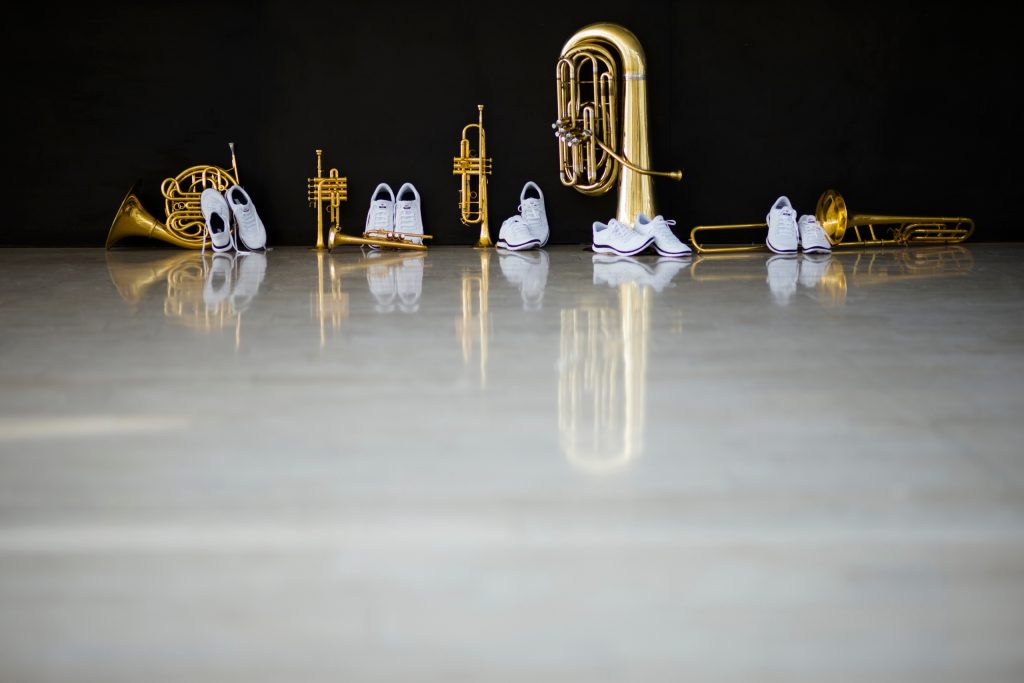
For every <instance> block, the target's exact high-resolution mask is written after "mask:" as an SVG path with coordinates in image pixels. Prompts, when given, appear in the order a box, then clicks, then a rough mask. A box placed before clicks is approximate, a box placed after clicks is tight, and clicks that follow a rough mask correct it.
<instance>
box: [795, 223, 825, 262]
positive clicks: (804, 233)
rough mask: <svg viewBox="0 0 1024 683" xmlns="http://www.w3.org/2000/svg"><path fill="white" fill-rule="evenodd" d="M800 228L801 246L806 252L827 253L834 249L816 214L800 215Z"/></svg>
mask: <svg viewBox="0 0 1024 683" xmlns="http://www.w3.org/2000/svg"><path fill="white" fill-rule="evenodd" d="M797 227H798V228H799V230H800V248H801V249H803V250H804V253H805V254H827V253H829V252H831V251H832V242H831V241H829V239H828V235H826V234H825V231H824V230H823V229H822V227H821V223H819V222H818V219H817V218H815V217H814V216H800V220H799V221H797Z"/></svg>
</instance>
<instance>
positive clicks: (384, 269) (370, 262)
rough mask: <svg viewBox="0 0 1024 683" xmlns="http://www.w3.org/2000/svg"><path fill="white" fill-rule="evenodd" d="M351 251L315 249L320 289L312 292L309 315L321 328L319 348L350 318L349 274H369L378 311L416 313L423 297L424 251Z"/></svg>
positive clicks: (369, 284) (369, 285)
mask: <svg viewBox="0 0 1024 683" xmlns="http://www.w3.org/2000/svg"><path fill="white" fill-rule="evenodd" d="M351 257H352V255H351V254H345V255H335V254H325V253H324V252H322V251H317V252H316V268H317V288H316V290H315V291H313V292H312V293H311V294H310V314H311V316H312V317H313V318H314V319H315V320H316V321H317V323H318V326H319V330H320V348H324V346H325V345H326V343H327V333H328V331H329V330H330V331H333V332H335V333H337V332H338V331H340V330H341V326H342V323H343V322H344V321H345V320H346V319H347V318H348V317H349V313H350V303H351V297H350V294H349V292H348V291H346V289H345V286H344V280H345V277H346V276H349V275H354V274H359V275H362V274H363V273H365V274H366V282H367V287H368V289H369V291H370V293H371V294H372V295H373V296H374V298H375V300H376V302H377V303H376V304H375V305H374V310H376V312H378V313H392V312H394V311H396V310H398V311H401V312H403V313H415V312H417V311H418V310H419V306H420V298H421V297H422V296H423V269H424V267H425V264H426V254H424V253H423V252H422V251H404V252H391V253H385V252H383V251H380V250H376V249H374V250H367V251H366V252H364V253H360V254H358V255H357V256H355V258H354V259H353V258H351Z"/></svg>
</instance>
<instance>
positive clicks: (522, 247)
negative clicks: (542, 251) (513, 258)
mask: <svg viewBox="0 0 1024 683" xmlns="http://www.w3.org/2000/svg"><path fill="white" fill-rule="evenodd" d="M495 246H497V247H498V248H499V249H508V250H509V251H526V250H527V249H533V248H534V247H541V246H544V245H542V244H541V243H540V240H529V241H527V242H523V243H522V244H509V243H508V242H506V241H505V240H498V244H497V245H495Z"/></svg>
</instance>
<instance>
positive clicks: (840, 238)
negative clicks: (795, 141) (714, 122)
mask: <svg viewBox="0 0 1024 683" xmlns="http://www.w3.org/2000/svg"><path fill="white" fill-rule="evenodd" d="M814 215H815V217H816V218H817V219H818V222H819V223H820V224H821V227H822V229H823V230H824V231H825V234H826V235H827V236H828V239H829V241H830V242H831V243H832V246H833V247H879V246H891V245H899V246H906V245H910V244H956V243H958V242H963V241H964V240H966V239H967V238H968V237H970V236H971V234H972V233H974V221H973V220H971V219H970V218H964V217H962V216H958V217H951V218H950V217H943V216H880V215H875V214H854V215H852V216H851V215H849V212H848V211H847V209H846V201H845V200H843V196H842V195H841V194H839V193H838V192H836V191H835V190H826V191H825V192H823V193H822V194H821V197H819V198H818V205H817V207H816V208H815V210H814ZM767 229H768V224H767V223H732V224H728V225H698V226H696V227H695V228H694V229H693V230H691V231H690V242H691V243H692V244H693V248H694V249H696V250H697V252H698V253H701V254H720V253H727V252H739V251H760V250H762V249H767V247H766V246H765V245H764V244H743V245H735V246H718V247H709V246H706V245H705V244H703V243H701V242H700V241H699V240H698V239H697V234H698V233H701V232H720V231H732V230H767ZM851 229H852V232H850V230H851ZM861 229H863V230H864V232H863V233H862V232H861Z"/></svg>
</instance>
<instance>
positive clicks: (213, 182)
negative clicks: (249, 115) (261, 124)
mask: <svg viewBox="0 0 1024 683" xmlns="http://www.w3.org/2000/svg"><path fill="white" fill-rule="evenodd" d="M228 147H230V148H231V170H230V171H229V170H227V169H223V168H220V167H219V166H209V165H201V166H192V167H191V168H186V169H185V170H184V171H182V172H181V173H179V174H178V175H176V176H174V177H173V178H165V179H164V181H163V183H161V184H160V192H161V194H163V196H164V211H165V212H166V214H167V222H166V224H164V223H161V222H160V221H159V220H158V219H157V218H155V217H154V216H153V215H152V214H150V213H149V212H148V211H146V209H145V208H143V206H142V202H141V201H139V198H138V196H136V194H135V186H134V185H132V187H131V189H129V190H128V194H126V195H125V197H124V199H123V200H121V206H120V207H119V208H118V210H117V213H116V214H114V221H113V223H111V224H110V231H109V232H108V233H107V242H106V248H107V249H110V248H111V247H112V246H114V245H115V244H116V243H118V242H120V241H121V240H122V239H124V238H125V237H151V238H153V239H158V240H161V241H164V242H168V243H169V244H173V245H174V246H176V247H181V248H182V249H199V248H200V247H202V245H203V238H204V236H205V233H206V220H205V219H204V218H203V212H202V209H201V208H200V205H199V198H200V195H202V193H203V190H205V189H206V188H208V187H213V188H216V189H217V190H220V191H221V192H225V191H227V189H228V188H229V187H231V186H232V185H237V184H238V162H237V161H236V160H235V143H233V142H229V143H228Z"/></svg>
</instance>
